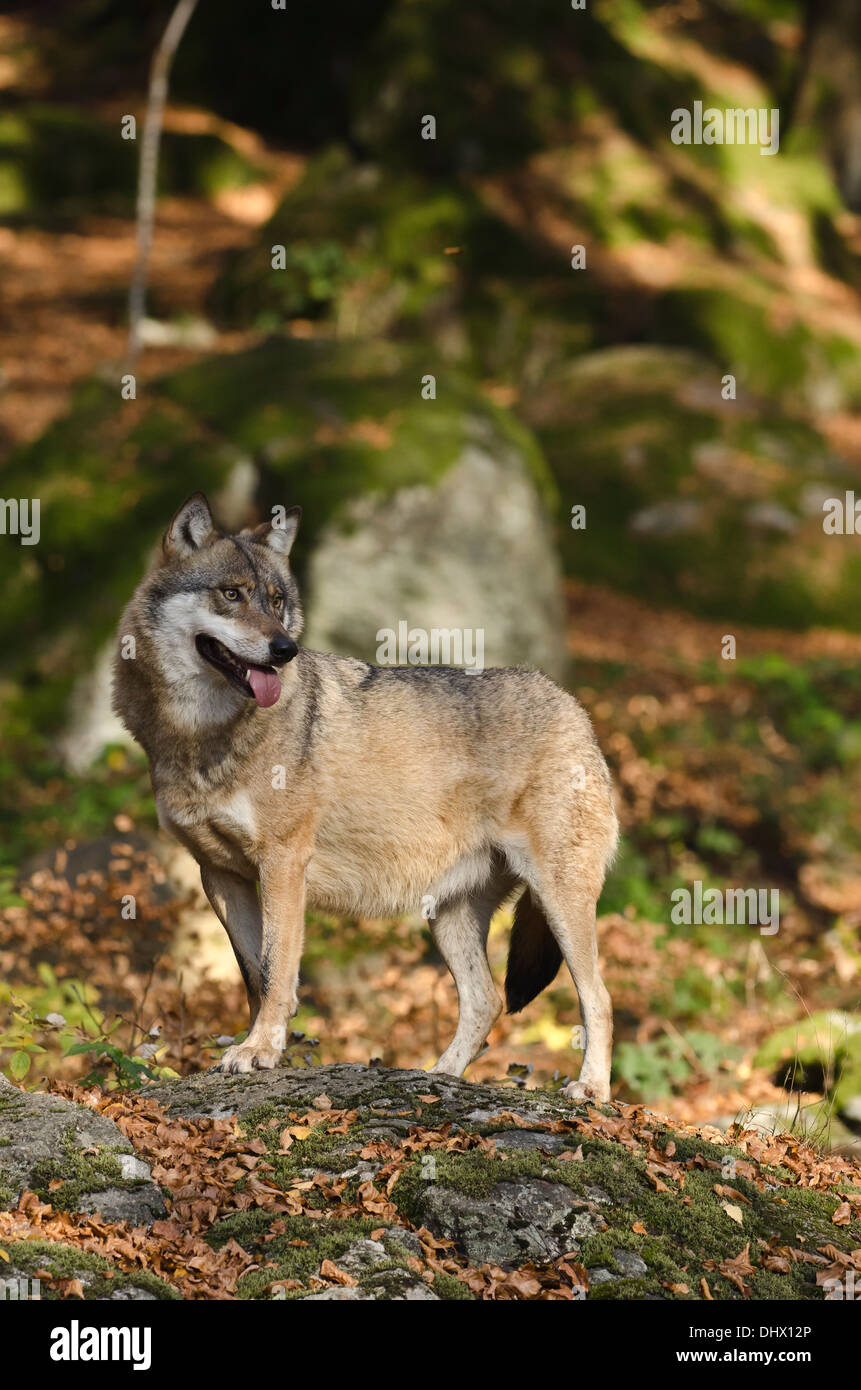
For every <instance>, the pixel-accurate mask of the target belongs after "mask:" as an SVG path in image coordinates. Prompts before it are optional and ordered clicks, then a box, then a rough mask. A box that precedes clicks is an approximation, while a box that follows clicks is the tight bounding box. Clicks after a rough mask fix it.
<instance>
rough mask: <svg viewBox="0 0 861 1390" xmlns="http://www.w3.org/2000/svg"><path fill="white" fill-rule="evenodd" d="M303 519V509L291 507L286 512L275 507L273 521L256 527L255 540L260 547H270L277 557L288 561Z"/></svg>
mask: <svg viewBox="0 0 861 1390" xmlns="http://www.w3.org/2000/svg"><path fill="white" fill-rule="evenodd" d="M301 518H302V508H301V507H289V508H288V509H287V510H286V511H285V509H284V508H283V507H273V508H272V520H271V521H264V523H263V525H262V526H255V528H254V532H253V534H254V539H255V540H256V541H257V543H258V545H268V546H269V549H270V550H274V551H275V554H276V555H280V556H281V558H282V560H286V559H287V556H288V555H289V554H290V551H291V550H292V549H293V542H294V541H295V539H296V532H297V531H298V530H299V522H300V520H301Z"/></svg>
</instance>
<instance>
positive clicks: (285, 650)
mask: <svg viewBox="0 0 861 1390" xmlns="http://www.w3.org/2000/svg"><path fill="white" fill-rule="evenodd" d="M298 650H299V648H298V647H297V646H296V643H295V642H294V641H293V638H292V637H273V638H272V641H271V642H270V643H269V655H270V657H271V658H272V661H273V662H274V664H275V665H276V666H283V665H284V664H285V662H287V661H292V660H293V658H294V656H295V655H296V653H297V652H298Z"/></svg>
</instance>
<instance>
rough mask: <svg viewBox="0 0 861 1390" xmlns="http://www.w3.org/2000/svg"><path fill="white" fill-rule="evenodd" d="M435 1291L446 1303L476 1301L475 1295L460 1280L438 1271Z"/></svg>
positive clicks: (434, 1279)
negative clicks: (465, 1300) (464, 1300)
mask: <svg viewBox="0 0 861 1390" xmlns="http://www.w3.org/2000/svg"><path fill="white" fill-rule="evenodd" d="M433 1291H434V1293H435V1294H437V1295H438V1296H439V1297H440V1298H444V1299H445V1300H446V1302H449V1303H450V1302H454V1301H455V1300H457V1301H461V1300H463V1299H468V1300H470V1301H472V1302H475V1301H476V1297H475V1294H474V1293H473V1292H472V1290H471V1289H469V1288H468V1287H467V1285H466V1284H464V1283H463V1282H462V1280H460V1279H456V1278H455V1277H454V1275H453V1274H444V1273H442V1272H441V1271H437V1273H436V1274H434V1277H433Z"/></svg>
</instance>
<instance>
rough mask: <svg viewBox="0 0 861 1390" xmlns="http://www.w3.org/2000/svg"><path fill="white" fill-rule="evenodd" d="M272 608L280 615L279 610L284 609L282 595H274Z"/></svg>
mask: <svg viewBox="0 0 861 1390" xmlns="http://www.w3.org/2000/svg"><path fill="white" fill-rule="evenodd" d="M272 607H273V608H274V609H275V611H276V612H277V613H280V612H281V609H282V608H283V607H284V595H283V594H276V595H275V597H274V598H273V600H272Z"/></svg>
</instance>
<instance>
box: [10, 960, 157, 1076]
mask: <svg viewBox="0 0 861 1390" xmlns="http://www.w3.org/2000/svg"><path fill="white" fill-rule="evenodd" d="M36 974H37V976H38V979H39V983H38V984H37V985H20V986H18V987H17V988H16V989H13V988H12V987H11V986H10V985H7V984H4V983H3V982H2V981H0V1018H3V1019H4V1027H3V1031H2V1032H0V1066H1V1067H3V1068H4V1069H5V1070H6V1071H7V1073H8V1074H9V1075H10V1076H11V1078H12V1079H13V1080H15V1081H23V1080H24V1079H25V1077H26V1076H27V1075H28V1074H29V1073H30V1071H31V1068H32V1064H33V1060H34V1058H36V1057H37V1056H41V1057H42V1058H43V1062H44V1066H45V1067H46V1068H49V1067H50V1065H51V1062H52V1059H54V1061H55V1062H56V1060H57V1059H59V1057H77V1056H86V1057H89V1058H91V1059H92V1061H93V1066H92V1068H91V1070H90V1071H89V1072H88V1073H87V1075H86V1076H84V1077H82V1078H81V1084H82V1085H85V1086H87V1085H99V1086H103V1087H105V1089H107V1090H114V1089H116V1088H119V1087H139V1086H140V1085H141V1084H142V1082H143V1081H144V1079H146V1080H151V1081H156V1080H159V1079H162V1078H167V1077H171V1076H175V1075H176V1072H174V1071H173V1070H172V1069H171V1068H169V1067H162V1066H159V1065H158V1064H157V1063H156V1061H155V1057H156V1056H157V1053H158V1051H159V1050H160V1049H159V1045H158V1044H157V1043H156V1042H154V1041H153V1038H152V1036H151V1035H149V1034H147V1033H145V1031H144V1030H143V1029H142V1028H139V1027H138V1026H137V1025H135V1024H129V1023H128V1022H127V1021H126V1020H125V1019H123V1018H120V1017H116V1018H114V1020H113V1021H112V1022H111V1023H110V1024H106V1021H105V1017H104V1015H103V1013H102V1011H101V1010H100V1009H99V1007H98V992H97V991H96V990H95V989H93V987H92V986H91V985H88V984H86V983H85V982H84V981H82V980H78V979H74V978H64V979H58V978H57V976H56V974H55V972H54V970H53V968H52V967H51V966H50V965H48V964H47V962H45V961H40V962H38V964H37V966H36ZM122 1029H126V1030H127V1033H128V1038H129V1040H128V1042H127V1044H126V1046H125V1047H124V1046H122V1045H121V1044H120V1041H119V1034H120V1031H121V1030H122ZM136 1038H138V1041H137V1043H135V1039H136ZM4 1058H5V1061H4Z"/></svg>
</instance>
